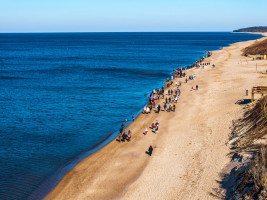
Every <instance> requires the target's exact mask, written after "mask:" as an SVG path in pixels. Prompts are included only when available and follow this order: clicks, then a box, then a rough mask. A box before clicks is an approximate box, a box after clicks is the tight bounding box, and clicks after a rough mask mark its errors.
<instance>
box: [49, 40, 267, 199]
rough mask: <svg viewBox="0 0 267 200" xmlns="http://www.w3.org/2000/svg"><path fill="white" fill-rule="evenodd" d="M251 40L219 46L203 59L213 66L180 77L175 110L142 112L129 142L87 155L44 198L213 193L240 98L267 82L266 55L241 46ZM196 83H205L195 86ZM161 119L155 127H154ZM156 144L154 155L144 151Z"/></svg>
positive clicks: (202, 195) (199, 196) (200, 195)
mask: <svg viewBox="0 0 267 200" xmlns="http://www.w3.org/2000/svg"><path fill="white" fill-rule="evenodd" d="M261 40H262V39H261ZM253 42H254V41H246V42H240V43H235V44H232V45H231V46H230V47H225V48H223V49H222V50H219V51H214V52H213V55H212V56H211V57H210V58H207V59H205V61H204V62H210V63H211V65H209V66H205V69H202V67H201V68H199V69H190V70H187V71H186V75H187V76H189V75H195V76H196V79H195V80H190V81H188V82H187V83H185V81H184V80H185V78H183V79H180V78H178V79H177V80H178V82H179V81H182V87H181V96H180V98H179V101H178V103H177V104H176V111H175V112H164V111H162V112H160V114H157V113H154V111H152V112H151V114H140V115H139V116H138V117H137V118H136V120H135V121H134V122H133V123H132V124H130V126H129V127H127V130H128V129H130V130H131V132H132V140H131V141H130V142H124V143H119V142H118V141H116V140H114V141H112V142H111V143H110V144H108V145H107V146H105V147H104V148H102V149H100V150H99V151H97V152H96V153H94V154H92V155H91V156H89V157H87V158H85V159H83V160H82V161H81V162H80V163H78V164H77V166H75V167H74V168H73V169H72V170H71V171H70V172H68V173H67V174H66V175H65V176H64V178H63V179H62V180H61V181H60V182H59V184H58V185H57V187H56V188H54V189H53V190H52V191H51V192H50V193H49V194H48V195H47V196H46V198H45V199H57V200H59V199H62V200H66V199H190V200H191V199H214V198H212V197H211V196H210V194H209V193H210V192H213V188H217V187H219V184H218V183H217V181H220V180H221V176H220V174H221V173H222V172H224V171H225V170H227V169H225V167H226V166H227V164H228V163H229V161H230V159H229V158H228V157H227V156H226V154H227V153H228V152H229V147H228V146H226V145H225V141H226V140H227V138H228V134H229V133H230V129H229V127H231V123H232V120H234V119H237V118H238V117H240V116H241V115H242V113H243V107H244V105H239V104H237V103H236V102H237V101H238V100H243V99H250V94H249V96H245V93H246V92H245V91H246V89H248V90H249V92H250V90H251V87H253V86H257V85H267V76H266V74H264V73H265V72H266V70H267V68H266V67H267V60H262V61H252V59H251V58H246V57H242V56H241V51H240V50H241V49H242V48H244V47H246V46H248V45H250V44H252V43H253ZM256 63H257V71H256ZM212 64H215V65H216V67H215V68H213V67H212ZM174 83H175V80H174ZM196 84H197V85H198V86H199V89H198V90H192V89H191V88H192V86H193V87H194V88H195V86H196ZM174 85H175V84H174ZM174 85H173V86H172V87H173V89H174V88H175V86H174ZM165 93H166V92H165ZM160 101H161V106H162V107H163V103H162V102H163V100H162V99H161V100H160ZM156 119H157V120H158V121H159V132H158V133H157V134H155V133H152V132H151V130H150V129H149V127H150V125H151V123H152V122H153V121H155V120H156ZM146 128H148V129H149V132H148V134H147V135H144V134H143V132H144V131H145V129H146ZM150 145H152V146H153V147H154V151H153V154H152V156H151V157H150V156H149V155H147V154H146V151H147V149H148V147H149V146H150Z"/></svg>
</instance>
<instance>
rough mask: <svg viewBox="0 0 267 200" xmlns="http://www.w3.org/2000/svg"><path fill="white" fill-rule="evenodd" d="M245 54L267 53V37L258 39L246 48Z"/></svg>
mask: <svg viewBox="0 0 267 200" xmlns="http://www.w3.org/2000/svg"><path fill="white" fill-rule="evenodd" d="M242 51H243V55H259V54H263V53H267V39H265V40H263V41H256V42H255V43H254V44H252V45H250V46H248V47H246V48H244V49H243V50H242Z"/></svg>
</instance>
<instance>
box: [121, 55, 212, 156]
mask: <svg viewBox="0 0 267 200" xmlns="http://www.w3.org/2000/svg"><path fill="white" fill-rule="evenodd" d="M210 55H211V53H210V52H207V57H209V56H210ZM203 61H204V57H201V58H200V59H198V60H197V61H196V62H195V63H194V64H192V65H190V66H186V67H182V68H178V69H176V70H173V73H172V75H173V76H174V77H175V78H177V77H180V78H182V77H186V73H185V72H184V70H187V69H191V68H193V67H200V66H206V65H210V62H207V63H203ZM213 67H215V65H214V66H213ZM171 79H173V78H171ZM171 79H167V83H166V86H167V87H166V88H164V87H162V88H160V89H154V90H153V91H152V92H151V93H150V95H149V96H148V102H147V104H146V106H145V107H144V108H143V111H142V113H143V114H149V113H151V111H152V110H153V108H155V110H154V111H155V113H158V114H159V113H160V111H165V112H166V111H168V112H171V111H173V112H175V109H176V105H175V103H177V102H178V99H179V96H180V95H181V90H180V87H181V85H182V82H181V81H179V83H178V82H177V81H176V82H175V85H176V88H175V89H168V87H169V86H171V85H172V84H173V81H172V80H171ZM194 79H195V76H194V75H191V76H189V78H187V77H186V79H185V83H187V82H188V81H189V80H194ZM192 89H194V88H193V87H192ZM196 90H198V85H196ZM165 93H166V94H165ZM164 98H165V101H163V109H162V107H161V105H160V103H158V104H157V105H156V101H157V100H160V99H163V100H164ZM132 119H133V121H134V120H135V115H134V114H133V116H132ZM125 122H127V121H125ZM124 126H125V125H124V122H122V125H121V128H120V134H119V136H118V139H119V141H120V142H121V141H122V142H124V141H126V140H127V141H130V140H131V131H130V130H128V132H127V130H126V129H124ZM150 129H151V130H152V132H154V133H158V130H159V122H158V121H157V120H156V122H155V123H154V122H152V124H151V127H150ZM123 130H124V131H123ZM147 133H148V129H147V128H146V129H145V132H144V135H147ZM152 151H153V147H152V146H151V145H150V147H149V149H148V152H147V153H148V154H149V155H150V156H151V154H152Z"/></svg>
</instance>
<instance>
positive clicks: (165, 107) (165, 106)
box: [164, 103, 167, 112]
mask: <svg viewBox="0 0 267 200" xmlns="http://www.w3.org/2000/svg"><path fill="white" fill-rule="evenodd" d="M166 109H167V105H166V103H165V104H164V111H165V112H166Z"/></svg>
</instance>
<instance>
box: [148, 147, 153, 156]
mask: <svg viewBox="0 0 267 200" xmlns="http://www.w3.org/2000/svg"><path fill="white" fill-rule="evenodd" d="M152 152H153V147H152V146H151V145H150V147H149V148H148V154H149V155H150V156H151V155H152Z"/></svg>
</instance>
